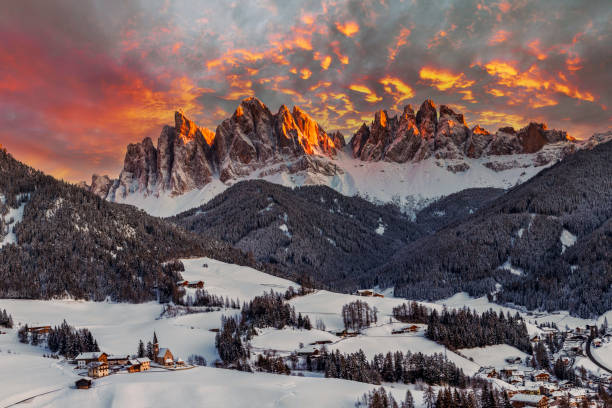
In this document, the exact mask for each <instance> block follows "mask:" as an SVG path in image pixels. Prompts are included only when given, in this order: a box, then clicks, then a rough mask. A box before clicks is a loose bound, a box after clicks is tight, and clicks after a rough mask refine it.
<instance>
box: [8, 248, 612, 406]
mask: <svg viewBox="0 0 612 408" xmlns="http://www.w3.org/2000/svg"><path fill="white" fill-rule="evenodd" d="M183 263H184V265H185V272H184V273H183V277H184V278H186V279H188V280H196V279H198V280H199V279H201V280H203V281H204V282H205V287H206V289H207V290H209V291H210V292H211V293H213V294H216V295H223V296H228V297H229V298H231V299H236V298H240V300H241V301H246V300H249V299H251V298H253V297H254V296H257V295H259V294H261V293H263V292H266V291H269V290H270V289H272V290H275V291H278V292H283V291H284V290H286V288H288V287H289V286H294V287H298V285H297V284H295V283H292V282H290V281H287V280H284V279H280V278H276V277H273V276H270V275H267V274H264V273H262V272H259V271H257V270H254V269H252V268H248V267H241V266H236V265H231V264H224V263H222V262H219V261H214V260H212V259H208V258H195V259H185V260H183ZM205 264H206V265H207V266H204V265H205ZM356 299H360V300H362V301H365V302H367V303H368V304H370V305H371V306H372V307H376V308H377V309H378V311H379V315H378V316H379V322H378V324H377V325H376V326H373V327H371V328H369V329H366V330H364V331H363V333H362V334H360V335H358V336H356V337H348V338H340V337H337V336H336V335H335V334H334V332H335V331H336V330H338V329H341V328H343V324H342V316H341V309H342V306H343V305H344V304H346V303H348V302H350V301H353V300H356ZM403 302H406V299H400V298H393V297H385V298H378V297H358V296H354V295H347V294H339V293H334V292H329V291H317V292H315V293H312V294H309V295H306V296H298V297H296V298H293V299H292V300H291V301H290V303H291V304H292V305H293V306H294V307H295V309H296V311H297V312H299V313H302V314H303V315H308V316H309V318H310V319H311V321H312V322H313V324H314V323H315V322H316V321H317V320H322V321H323V323H324V324H325V325H326V326H327V327H326V331H322V330H311V331H305V330H293V329H290V328H285V329H282V330H276V329H271V328H268V329H263V330H260V331H259V334H258V335H257V336H255V337H254V338H253V340H252V341H251V346H252V351H253V352H254V353H260V352H264V351H266V350H271V351H276V352H277V353H279V354H284V353H290V352H292V351H294V350H296V349H298V348H299V346H300V343H302V344H304V345H308V344H309V343H311V342H315V341H319V340H328V341H331V344H328V346H327V347H328V349H330V350H336V349H337V350H339V351H341V352H343V353H349V352H355V351H358V350H359V349H362V350H363V351H364V352H365V353H366V355H367V356H368V357H371V356H373V355H374V354H376V353H387V352H389V351H391V352H394V351H397V350H402V351H407V350H410V351H411V352H422V353H425V354H433V353H445V354H446V355H447V357H448V358H449V359H450V360H451V361H453V362H454V363H455V364H457V365H458V366H459V367H461V368H463V370H464V371H465V372H466V373H467V374H474V373H476V371H477V370H478V369H479V368H480V366H482V365H490V364H493V365H498V364H501V360H502V359H503V358H505V357H506V356H508V355H519V356H522V354H521V353H520V352H519V351H517V350H515V349H513V348H511V347H507V346H493V347H489V348H485V349H472V350H462V351H461V354H464V355H465V356H467V357H473V358H474V361H473V362H472V361H469V360H468V359H467V358H466V357H463V356H461V355H460V354H457V353H453V352H451V351H449V350H445V348H444V347H443V346H441V345H439V344H437V343H434V342H432V341H430V340H428V339H427V338H425V337H424V329H425V327H424V326H423V325H419V326H420V329H419V330H418V331H417V332H416V333H405V334H399V335H398V334H392V333H391V332H392V331H393V330H395V329H397V328H400V327H404V326H405V324H401V323H398V322H396V321H392V322H390V317H391V312H392V308H393V307H394V306H397V305H399V304H401V303H403ZM425 305H426V306H428V307H432V308H436V309H438V310H441V309H442V307H443V306H444V305H446V306H447V307H449V308H450V307H463V306H467V307H470V308H473V309H476V310H477V311H484V310H488V309H489V308H494V309H496V310H503V311H504V312H506V311H510V312H513V313H515V312H516V310H514V309H510V308H506V307H502V306H499V305H495V304H492V303H490V302H488V301H487V299H486V298H479V299H474V298H470V297H469V296H467V295H466V294H457V295H455V296H453V297H452V298H449V299H446V300H444V301H440V302H437V303H425ZM0 309H7V311H8V312H9V313H11V314H12V316H13V320H14V321H15V325H16V327H15V328H14V329H2V331H3V332H6V333H5V334H0V406H6V405H9V404H12V403H15V402H18V401H21V400H24V399H27V398H30V397H33V396H36V398H34V399H32V400H30V402H29V403H30V406H35V407H36V406H51V407H56V406H57V407H60V406H62V407H63V406H91V407H108V406H125V405H130V406H137V407H140V406H146V407H164V406H172V405H181V406H186V407H191V406H202V405H211V406H216V405H222V406H247V405H248V406H266V407H268V406H270V407H271V406H275V407H276V406H278V407H301V406H308V405H312V404H316V405H317V406H321V407H327V406H330V407H352V406H354V403H355V401H356V399H357V398H358V397H360V396H361V395H362V394H363V393H364V392H367V391H368V390H371V389H372V388H374V386H373V385H370V384H362V383H357V382H351V381H343V380H335V379H328V378H320V374H317V373H310V375H314V377H319V378H302V377H296V376H284V375H271V374H263V373H255V374H250V373H242V372H236V371H230V370H223V369H216V368H193V369H189V370H184V371H177V372H170V371H166V370H161V369H153V370H151V371H149V372H144V373H137V374H125V375H120V374H117V375H111V376H109V377H106V378H103V379H99V380H96V381H95V383H94V388H93V389H91V390H89V391H83V390H76V389H74V388H73V387H71V385H72V384H73V382H74V380H75V379H77V378H79V377H78V376H77V371H76V370H74V366H72V365H69V364H67V363H66V362H65V361H63V360H54V359H49V358H44V357H42V355H43V354H45V353H47V351H46V350H45V349H43V348H42V347H34V346H30V345H25V344H21V343H19V342H18V340H17V328H18V327H19V325H23V324H25V323H28V324H29V325H44V324H50V325H58V324H59V323H61V322H62V320H64V319H66V320H67V321H68V322H69V323H70V324H72V325H74V326H76V327H79V328H80V327H87V328H89V329H90V330H91V332H92V334H93V336H94V337H95V338H96V339H97V341H98V343H99V345H100V347H101V349H102V350H104V351H107V352H109V353H113V354H123V353H126V354H127V353H129V354H133V353H135V352H136V348H137V345H138V340H140V339H142V340H144V341H145V342H146V341H148V340H150V339H151V337H152V335H153V331H155V332H156V333H157V336H158V338H159V341H160V345H161V346H163V347H169V348H170V349H171V350H172V352H173V353H174V356H175V357H176V358H178V357H182V358H183V359H187V357H189V356H190V355H191V354H199V355H202V356H204V357H205V358H206V359H207V360H208V362H209V365H210V363H212V362H213V361H214V360H215V359H217V358H218V354H217V350H216V349H215V346H214V342H215V340H214V339H215V333H214V332H212V331H211V329H216V328H218V327H219V322H220V319H221V316H222V315H224V314H225V315H229V314H233V313H235V312H236V311H235V310H220V311H213V312H207V313H195V314H188V315H183V316H178V317H172V318H167V317H161V318H160V314H161V312H162V309H163V306H162V305H159V304H157V303H153V302H151V303H144V304H118V303H109V302H84V301H70V300H53V301H37V300H10V299H0ZM521 314H522V315H524V316H527V318H528V319H530V320H532V319H537V320H538V321H539V322H543V321H556V322H558V323H559V324H563V321H564V320H566V319H567V315H566V314H563V313H560V314H554V313H553V314H550V315H541V316H536V315H531V316H530V315H528V314H526V313H523V312H521ZM608 317H612V312H610V313H608ZM391 320H392V319H391ZM602 320H603V317H602V318H601V319H600V323H601V321H602ZM566 321H567V322H568V323H569V320H566ZM587 322H588V323H590V324H592V323H593V322H590V321H586V320H583V321H578V320H576V321H571V323H572V324H574V323H576V324H579V323H581V324H582V323H587ZM528 327H529V331H530V333H534V332H535V330H537V328H535V326H533V325H528ZM601 350H602V352H603V353H605V350H604V349H603V348H602V349H601ZM407 387H410V389H411V391H412V393H413V395H414V397H415V401H416V405H417V407H420V406H422V391H419V390H417V389H415V388H414V386H406V385H403V384H393V385H392V386H390V385H389V386H387V388H388V389H389V390H391V391H392V392H393V393H394V395H395V396H396V398H397V399H402V398H403V397H404V394H405V390H406V389H407ZM50 391H51V393H49V394H45V393H47V392H50ZM41 394H45V395H41Z"/></svg>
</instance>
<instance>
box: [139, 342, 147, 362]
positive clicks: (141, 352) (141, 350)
mask: <svg viewBox="0 0 612 408" xmlns="http://www.w3.org/2000/svg"><path fill="white" fill-rule="evenodd" d="M146 353H147V351H146V350H145V345H144V343H143V342H142V340H140V341H139V342H138V353H137V355H138V358H143V357H144V356H145V354H146Z"/></svg>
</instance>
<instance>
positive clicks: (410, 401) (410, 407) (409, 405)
mask: <svg viewBox="0 0 612 408" xmlns="http://www.w3.org/2000/svg"><path fill="white" fill-rule="evenodd" d="M402 408H414V398H413V397H412V393H411V392H410V390H406V398H404V404H403V405H402Z"/></svg>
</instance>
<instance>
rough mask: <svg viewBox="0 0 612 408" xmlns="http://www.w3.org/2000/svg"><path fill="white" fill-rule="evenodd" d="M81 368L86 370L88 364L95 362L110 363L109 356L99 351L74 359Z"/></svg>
mask: <svg viewBox="0 0 612 408" xmlns="http://www.w3.org/2000/svg"><path fill="white" fill-rule="evenodd" d="M74 361H76V363H77V366H78V367H79V368H85V367H86V366H87V364H89V363H93V362H96V361H97V362H102V363H108V355H107V354H106V353H101V352H99V351H93V352H89V353H81V354H79V355H78V356H76V358H75V359H74Z"/></svg>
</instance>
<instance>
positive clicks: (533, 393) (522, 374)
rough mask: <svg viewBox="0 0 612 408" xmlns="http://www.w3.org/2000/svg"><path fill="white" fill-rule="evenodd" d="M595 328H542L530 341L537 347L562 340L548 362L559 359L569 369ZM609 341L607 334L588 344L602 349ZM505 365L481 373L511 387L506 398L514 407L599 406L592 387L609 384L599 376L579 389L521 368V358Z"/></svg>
mask: <svg viewBox="0 0 612 408" xmlns="http://www.w3.org/2000/svg"><path fill="white" fill-rule="evenodd" d="M593 329H594V327H589V326H586V327H584V328H582V327H576V328H575V329H567V330H566V331H564V332H561V331H559V330H558V329H556V328H551V327H541V328H540V330H541V333H540V334H539V335H536V336H533V337H532V338H531V342H532V343H534V344H537V343H539V342H542V341H546V340H547V339H551V340H559V339H561V338H563V346H562V348H561V349H560V350H558V351H557V352H556V353H554V354H552V353H551V354H552V355H551V357H552V358H551V361H557V360H558V359H560V360H561V361H562V362H563V363H564V365H565V366H568V367H569V366H571V365H572V364H573V362H574V360H575V358H577V357H580V356H584V354H585V353H584V350H585V344H586V343H585V342H586V341H588V339H589V336H591V333H592V331H593ZM610 341H612V333H610V332H609V333H606V335H604V336H602V337H601V338H595V339H593V340H592V341H591V345H592V347H601V346H602V345H603V344H604V343H606V342H610ZM506 362H507V363H508V365H506V366H504V367H503V368H501V369H499V371H498V370H497V369H496V368H494V367H483V368H482V369H481V374H483V375H486V376H487V377H489V378H495V379H499V380H502V381H504V382H506V383H507V384H510V386H509V387H508V388H509V390H508V395H509V396H510V402H511V404H512V406H513V407H514V408H525V407H530V408H556V407H559V406H561V404H562V403H565V402H568V403H569V405H570V407H578V406H582V404H583V403H585V402H586V403H587V404H588V406H589V407H592V408H595V407H598V405H597V403H596V402H594V400H597V398H596V396H597V393H596V392H595V391H594V390H593V389H591V388H595V387H594V385H596V383H597V382H599V383H602V382H604V383H605V384H607V385H609V384H610V381H611V379H610V377H602V378H599V379H596V380H590V379H586V384H588V386H589V388H586V387H585V388H578V387H575V386H574V385H573V384H571V383H570V382H569V381H567V380H564V381H559V380H557V379H556V378H555V377H554V376H553V375H551V374H550V373H549V372H548V371H545V370H535V369H533V368H531V367H527V366H525V365H521V364H522V363H523V361H522V360H521V358H520V357H509V358H507V359H506Z"/></svg>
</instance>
